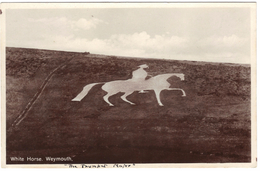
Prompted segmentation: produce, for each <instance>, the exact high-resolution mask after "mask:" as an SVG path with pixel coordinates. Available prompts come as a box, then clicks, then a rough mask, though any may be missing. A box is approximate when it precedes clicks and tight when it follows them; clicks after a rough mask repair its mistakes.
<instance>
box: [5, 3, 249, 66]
mask: <svg viewBox="0 0 260 171" xmlns="http://www.w3.org/2000/svg"><path fill="white" fill-rule="evenodd" d="M250 17H251V16H250V8H216V7H214V8H87V9H86V8H85V9H84V8H77V9H75V8H74V9H37V10H36V9H7V10H6V46H7V47H24V48H38V49H50V50H62V51H75V52H85V51H87V52H90V53H94V54H105V55H116V56H127V57H142V58H159V59H173V60H190V61H208V62H228V63H250V59H251V57H250V56H251V20H250Z"/></svg>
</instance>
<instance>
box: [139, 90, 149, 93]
mask: <svg viewBox="0 0 260 171" xmlns="http://www.w3.org/2000/svg"><path fill="white" fill-rule="evenodd" d="M139 93H148V91H145V90H141V91H139Z"/></svg>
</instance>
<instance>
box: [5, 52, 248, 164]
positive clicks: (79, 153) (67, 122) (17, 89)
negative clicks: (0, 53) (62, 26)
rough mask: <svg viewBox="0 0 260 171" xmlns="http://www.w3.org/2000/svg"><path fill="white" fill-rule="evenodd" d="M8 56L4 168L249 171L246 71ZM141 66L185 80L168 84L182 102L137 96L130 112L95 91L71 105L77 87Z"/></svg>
mask: <svg viewBox="0 0 260 171" xmlns="http://www.w3.org/2000/svg"><path fill="white" fill-rule="evenodd" d="M6 51H7V52H6V54H7V55H6V82H7V86H6V87H7V92H6V93H7V104H6V106H7V113H6V116H7V121H6V122H7V129H8V132H7V137H8V138H7V162H8V163H19V162H11V161H10V157H11V156H23V157H27V156H30V157H43V158H44V157H46V156H52V157H55V156H57V157H68V156H69V157H71V158H72V159H73V163H115V162H117V163H119V162H135V163H149V162H156V163H191V162H210V163H214V162H250V156H251V152H250V148H251V146H250V143H251V141H250V138H251V130H250V126H251V121H250V116H251V113H250V91H251V90H250V87H251V82H250V66H246V65H234V64H218V63H206V62H190V61H177V60H155V59H138V58H122V57H115V56H100V55H94V54H87V53H73V52H59V51H48V50H37V49H22V48H7V49H6ZM144 63H145V64H147V65H148V66H149V69H147V72H148V73H149V74H150V75H153V76H155V75H158V74H163V73H184V74H185V81H180V80H179V79H177V78H174V77H173V78H170V79H169V82H170V83H171V85H172V87H179V88H182V89H184V90H185V92H186V94H187V97H181V92H179V91H162V93H161V100H162V103H163V104H164V105H165V106H164V107H160V106H158V104H157V102H156V98H155V94H154V92H153V91H149V92H148V93H146V94H140V93H138V92H135V93H133V94H132V95H130V96H129V97H128V99H129V100H130V101H132V102H134V103H136V105H135V106H132V105H130V104H128V103H126V102H124V101H122V100H121V99H120V95H121V94H117V95H114V96H112V97H111V98H110V101H111V102H112V103H113V104H115V106H114V107H109V106H108V105H107V103H105V102H104V101H103V99H102V96H103V95H105V92H104V91H102V90H101V89H100V88H101V85H97V86H95V87H94V88H93V89H92V90H91V91H90V92H89V94H88V95H87V96H86V97H85V98H84V99H83V100H82V101H81V102H72V101H71V99H73V98H74V97H75V96H76V95H77V94H78V93H79V92H80V91H81V90H82V88H83V86H85V85H87V84H89V83H93V82H107V81H112V80H125V79H129V78H131V72H132V71H133V70H135V69H136V67H137V66H138V65H140V64H144ZM58 67H59V68H58ZM55 69H57V70H55ZM46 78H48V79H46ZM45 80H46V81H45ZM44 81H45V84H44V88H43V89H42V92H41V93H39V89H41V86H42V85H43V83H44ZM37 93H38V94H39V97H37V99H36V100H35V102H34V104H33V105H31V107H30V109H29V110H28V111H27V112H26V114H25V115H23V117H22V118H23V119H22V120H19V116H20V115H21V113H22V112H23V111H24V110H25V108H26V106H27V105H28V103H29V102H31V100H32V99H33V98H34V96H35V94H37ZM17 120H19V123H18V124H17ZM14 123H16V124H14ZM28 163H35V162H29V161H28ZM42 163H52V162H48V161H43V162H42Z"/></svg>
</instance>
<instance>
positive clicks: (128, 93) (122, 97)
mask: <svg viewBox="0 0 260 171" xmlns="http://www.w3.org/2000/svg"><path fill="white" fill-rule="evenodd" d="M132 93H133V92H126V93H125V94H124V95H123V96H121V99H122V100H124V101H125V102H127V103H130V104H131V105H135V104H134V103H133V102H130V101H129V100H127V99H126V97H127V96H128V95H130V94H132Z"/></svg>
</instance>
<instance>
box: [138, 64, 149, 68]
mask: <svg viewBox="0 0 260 171" xmlns="http://www.w3.org/2000/svg"><path fill="white" fill-rule="evenodd" d="M138 67H140V68H149V67H148V65H146V64H143V65H139V66H138Z"/></svg>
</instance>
